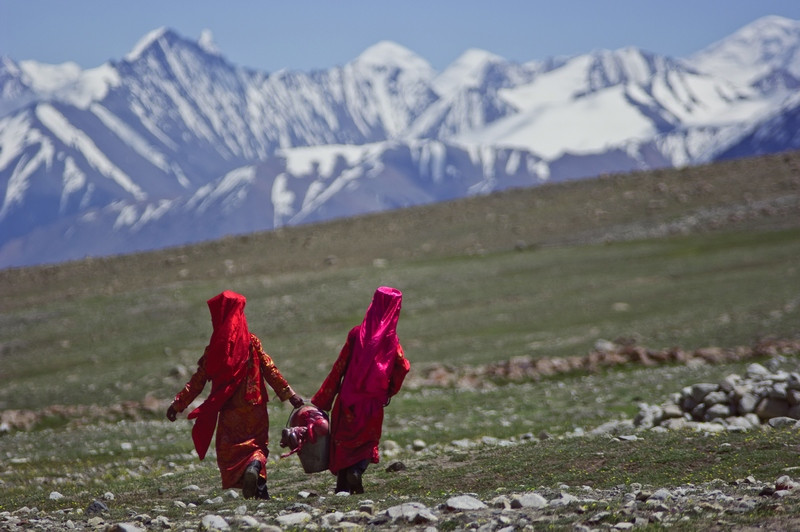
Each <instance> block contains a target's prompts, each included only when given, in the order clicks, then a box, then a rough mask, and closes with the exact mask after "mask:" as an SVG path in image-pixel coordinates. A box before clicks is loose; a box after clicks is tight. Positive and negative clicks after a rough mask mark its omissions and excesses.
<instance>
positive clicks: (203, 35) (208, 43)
mask: <svg viewBox="0 0 800 532" xmlns="http://www.w3.org/2000/svg"><path fill="white" fill-rule="evenodd" d="M197 46H199V47H200V49H201V50H203V51H204V52H206V53H208V54H211V55H222V53H221V52H220V50H219V48H218V47H217V43H216V42H214V34H213V33H211V30H209V29H204V30H203V31H202V32H200V38H199V39H198V40H197Z"/></svg>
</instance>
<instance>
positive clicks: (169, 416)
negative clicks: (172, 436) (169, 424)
mask: <svg viewBox="0 0 800 532" xmlns="http://www.w3.org/2000/svg"><path fill="white" fill-rule="evenodd" d="M177 417H178V412H177V410H175V407H174V406H173V405H169V408H167V419H169V420H170V421H175V419H176V418H177Z"/></svg>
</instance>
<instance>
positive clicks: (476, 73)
mask: <svg viewBox="0 0 800 532" xmlns="http://www.w3.org/2000/svg"><path fill="white" fill-rule="evenodd" d="M506 63H507V62H506V60H505V59H504V58H502V57H500V56H499V55H495V54H493V53H491V52H487V51H485V50H479V49H477V48H471V49H469V50H467V51H466V52H464V53H463V54H461V55H460V56H459V57H458V59H456V60H455V61H453V63H452V64H450V66H448V67H447V68H446V69H445V70H444V71H443V72H442V73H441V74H439V75H438V76H436V79H435V80H434V89H435V90H436V92H437V93H439V94H441V95H443V96H444V95H448V94H452V93H453V92H456V91H458V90H463V89H465V88H467V89H468V88H478V87H480V86H482V85H483V83H484V81H485V79H486V75H487V72H488V71H489V70H490V69H491V68H492V66H497V65H505V64H506Z"/></svg>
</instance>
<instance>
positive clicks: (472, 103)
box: [0, 16, 800, 268]
mask: <svg viewBox="0 0 800 532" xmlns="http://www.w3.org/2000/svg"><path fill="white" fill-rule="evenodd" d="M798 88H800V21H794V20H790V19H786V18H782V17H777V16H769V17H765V18H761V19H758V20H756V21H754V22H752V23H751V24H749V25H747V26H745V27H743V28H741V29H740V30H738V31H736V32H735V33H733V34H732V35H730V36H729V37H727V38H725V39H722V40H720V41H718V42H716V43H713V44H711V45H710V46H708V47H707V48H705V49H703V50H700V51H698V52H697V53H695V54H693V55H691V56H689V57H686V58H671V57H666V56H662V55H658V54H655V53H651V52H648V51H644V50H641V49H638V48H634V47H628V48H623V49H620V50H613V51H610V50H596V51H592V52H590V53H586V54H582V55H577V56H573V57H555V58H549V59H547V60H544V61H531V62H528V63H522V64H520V63H515V62H511V61H508V60H506V59H504V58H502V57H499V56H497V55H494V54H491V53H489V52H487V51H483V50H467V51H465V52H464V53H463V54H462V55H461V56H460V57H459V58H458V59H457V60H456V61H455V62H453V63H452V64H451V65H449V66H448V67H447V68H445V69H444V70H443V71H441V72H437V71H435V70H434V69H433V68H432V67H431V66H430V64H429V63H428V62H427V61H426V60H425V59H424V58H422V57H420V56H418V55H416V54H415V53H413V52H412V51H410V50H408V49H406V48H404V47H403V46H401V45H399V44H397V43H393V42H379V43H377V44H375V45H373V46H371V47H369V48H368V49H366V50H364V51H363V52H362V53H361V54H360V55H359V56H358V57H356V58H355V59H353V60H352V61H350V62H349V63H347V64H345V65H343V66H337V67H334V68H331V69H327V70H318V71H311V72H302V71H291V70H281V71H277V72H273V73H267V72H260V71H255V70H251V69H247V68H243V67H240V66H237V65H234V64H231V63H230V62H229V61H227V60H226V59H225V57H224V55H223V54H222V53H221V52H220V50H219V49H218V48H217V46H216V45H215V44H214V42H213V38H212V37H211V35H210V33H208V32H204V33H203V34H202V35H201V37H200V39H198V40H197V41H194V40H190V39H186V38H184V37H182V36H181V35H179V34H177V33H176V32H174V31H172V30H170V29H168V28H159V29H157V30H154V31H153V32H151V33H149V34H148V35H146V36H144V37H143V38H142V39H141V40H140V42H139V43H137V44H136V45H135V46H134V47H133V48H132V50H131V51H130V52H129V53H128V54H127V55H126V56H125V57H124V58H122V59H121V60H118V61H111V62H108V63H106V64H103V65H101V66H99V67H97V68H93V69H86V70H84V69H81V68H80V67H78V66H77V65H75V64H74V63H66V64H62V65H46V64H42V63H38V62H35V61H14V60H13V59H11V58H9V57H6V56H3V57H0V268H6V267H18V266H29V265H37V264H48V263H56V262H62V261H66V260H74V259H80V258H83V257H87V256H106V255H112V254H119V253H131V252H136V251H143V250H152V249H158V248H164V247H168V246H174V245H180V244H186V243H193V242H199V241H204V240H210V239H214V238H219V237H223V236H226V235H236V234H245V233H250V232H254V231H263V230H272V229H276V228H280V227H283V226H289V225H295V224H304V223H311V222H319V221H324V220H330V219H333V218H338V217H345V216H354V215H360V214H365V213H370V212H377V211H384V210H389V209H397V208H403V207H408V206H412V205H418V204H424V203H433V202H440V201H446V200H451V199H456V198H460V197H464V196H468V195H474V194H486V193H490V192H492V191H497V190H503V189H509V188H515V187H529V186H535V185H538V184H541V183H545V182H558V181H563V180H569V179H584V178H591V177H595V176H599V175H602V174H608V173H618V172H628V171H633V170H646V169H654V168H664V167H681V166H687V165H697V164H704V163H708V162H713V161H717V160H724V159H730V158H738V157H747V156H753V155H760V154H765V153H775V152H780V151H784V150H790V149H797V148H800V91H798ZM531 208H534V207H533V206H532V207H531Z"/></svg>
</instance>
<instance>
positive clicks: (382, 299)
mask: <svg viewBox="0 0 800 532" xmlns="http://www.w3.org/2000/svg"><path fill="white" fill-rule="evenodd" d="M402 298H403V294H402V293H401V292H400V290H397V289H396V288H390V287H388V286H381V287H380V288H378V289H377V290H376V291H375V294H374V295H373V298H372V303H370V305H369V308H367V312H366V315H365V316H364V321H363V322H362V323H361V325H357V326H355V327H353V328H352V329H351V330H350V332H349V333H348V335H347V341H346V342H345V344H344V346H343V347H342V350H341V351H340V352H339V357H338V358H337V359H336V362H335V363H334V364H333V368H332V369H331V371H330V373H329V374H328V376H327V378H326V379H325V381H324V382H323V383H322V386H320V389H319V391H317V393H316V394H315V395H314V397H313V398H312V399H311V402H312V403H313V404H314V405H316V406H317V407H318V408H320V409H322V410H331V405H333V410H332V411H331V418H330V422H331V449H330V459H329V463H328V469H329V470H330V471H331V473H333V474H334V475H337V481H336V491H337V492H340V491H346V492H350V493H363V492H364V488H363V484H362V480H361V476H362V475H363V473H364V471H365V470H366V468H367V465H368V464H369V463H370V462H372V463H378V461H379V459H380V456H379V453H378V442H379V441H380V438H381V430H382V427H383V409H384V407H385V406H387V405H388V404H389V399H390V398H391V397H392V396H393V395H395V394H396V393H397V392H398V391H399V390H400V387H401V386H402V384H403V380H404V379H405V376H406V374H407V373H408V370H409V368H410V365H409V363H408V360H407V359H406V358H405V356H404V354H403V348H402V347H401V345H400V342H399V340H398V339H397V321H398V319H399V318H400V306H401V303H402ZM334 398H335V399H336V402H335V403H334Z"/></svg>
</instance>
